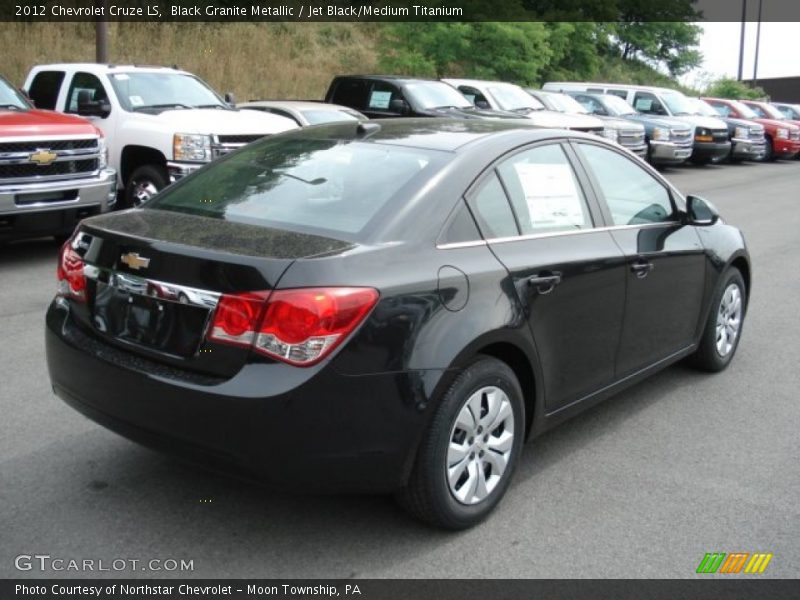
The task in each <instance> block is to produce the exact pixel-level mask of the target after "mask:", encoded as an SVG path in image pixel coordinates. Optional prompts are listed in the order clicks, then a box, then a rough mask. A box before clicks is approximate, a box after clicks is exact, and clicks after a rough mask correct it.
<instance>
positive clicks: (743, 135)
mask: <svg viewBox="0 0 800 600" xmlns="http://www.w3.org/2000/svg"><path fill="white" fill-rule="evenodd" d="M733 137H735V138H738V139H740V140H746V139H747V138H749V137H750V128H749V127H737V128H736V129H735V130H734V132H733Z"/></svg>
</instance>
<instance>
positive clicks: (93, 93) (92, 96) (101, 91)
mask: <svg viewBox="0 0 800 600" xmlns="http://www.w3.org/2000/svg"><path fill="white" fill-rule="evenodd" d="M82 91H88V92H89V100H91V101H92V102H99V101H101V100H108V94H106V89H105V88H104V87H103V84H102V83H100V80H99V79H98V78H97V77H95V76H94V75H92V74H91V73H76V74H75V77H73V78H72V84H71V85H70V87H69V94H68V95H67V109H66V111H65V112H68V113H75V112H78V95H79V94H80V92H82Z"/></svg>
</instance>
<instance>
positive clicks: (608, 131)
mask: <svg viewBox="0 0 800 600" xmlns="http://www.w3.org/2000/svg"><path fill="white" fill-rule="evenodd" d="M603 137H604V138H606V139H607V140H611V141H612V142H616V141H617V140H618V139H619V131H617V130H616V129H614V128H613V127H605V128H604V129H603Z"/></svg>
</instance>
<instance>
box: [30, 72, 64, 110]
mask: <svg viewBox="0 0 800 600" xmlns="http://www.w3.org/2000/svg"><path fill="white" fill-rule="evenodd" d="M63 82H64V71H39V72H38V73H37V74H36V76H35V77H34V78H33V81H32V82H31V89H29V90H28V95H29V96H30V97H31V100H33V105H34V106H35V107H36V108H41V109H44V110H55V109H56V105H57V102H58V92H59V91H60V90H61V84H62V83H63Z"/></svg>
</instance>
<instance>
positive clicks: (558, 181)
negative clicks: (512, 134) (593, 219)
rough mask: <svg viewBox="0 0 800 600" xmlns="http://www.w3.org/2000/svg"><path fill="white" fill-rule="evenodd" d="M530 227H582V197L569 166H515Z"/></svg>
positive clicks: (584, 221)
mask: <svg viewBox="0 0 800 600" xmlns="http://www.w3.org/2000/svg"><path fill="white" fill-rule="evenodd" d="M514 169H515V170H516V172H517V176H518V177H519V182H520V185H521V186H522V192H523V193H524V194H525V202H526V204H527V205H528V214H529V216H530V220H531V227H533V228H534V229H543V228H550V227H566V228H575V229H580V228H582V227H583V226H584V225H585V223H586V219H585V216H584V212H583V206H582V200H581V194H580V192H579V191H578V188H577V187H576V184H575V179H574V178H573V176H572V169H571V168H570V166H569V165H559V164H532V163H516V164H515V165H514Z"/></svg>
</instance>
